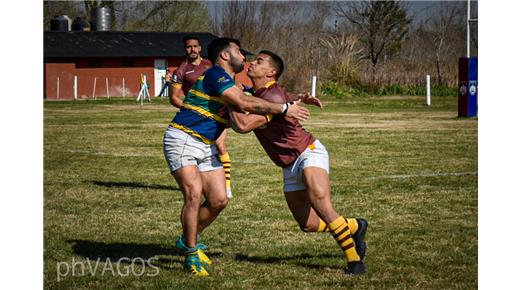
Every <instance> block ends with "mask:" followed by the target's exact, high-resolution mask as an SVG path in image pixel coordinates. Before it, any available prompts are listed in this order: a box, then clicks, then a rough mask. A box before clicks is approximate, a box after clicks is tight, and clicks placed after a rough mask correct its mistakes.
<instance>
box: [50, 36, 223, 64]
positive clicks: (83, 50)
mask: <svg viewBox="0 0 520 290" xmlns="http://www.w3.org/2000/svg"><path fill="white" fill-rule="evenodd" d="M186 35H193V36H196V37H198V38H199V39H200V41H201V42H202V49H203V50H202V55H203V56H207V46H208V44H209V43H210V42H211V41H212V40H213V39H215V38H217V36H215V35H213V34H211V33H207V32H194V33H187V32H124V31H67V32H61V31H45V32H44V34H43V39H44V40H43V55H44V58H62V57H64V58H69V57H70V58H72V57H74V58H78V57H176V56H180V57H184V55H185V54H184V43H183V42H182V38H183V37H184V36H186Z"/></svg>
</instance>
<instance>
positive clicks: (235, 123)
mask: <svg viewBox="0 0 520 290" xmlns="http://www.w3.org/2000/svg"><path fill="white" fill-rule="evenodd" d="M228 108H229V115H230V117H231V128H233V130H234V131H235V132H237V133H241V134H245V133H249V132H251V131H253V130H254V129H257V128H260V127H262V126H264V125H265V124H267V123H268V122H269V121H270V120H271V119H272V118H273V117H272V116H273V115H271V114H265V115H258V114H248V113H243V112H239V111H237V110H236V109H235V108H234V107H233V106H229V107H228Z"/></svg>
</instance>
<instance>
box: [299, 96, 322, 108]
mask: <svg viewBox="0 0 520 290" xmlns="http://www.w3.org/2000/svg"><path fill="white" fill-rule="evenodd" d="M298 99H299V100H301V101H302V103H304V104H307V105H313V106H316V107H319V108H320V109H321V110H323V105H322V103H321V101H320V99H318V98H316V97H313V96H312V95H311V94H309V93H305V94H298Z"/></svg>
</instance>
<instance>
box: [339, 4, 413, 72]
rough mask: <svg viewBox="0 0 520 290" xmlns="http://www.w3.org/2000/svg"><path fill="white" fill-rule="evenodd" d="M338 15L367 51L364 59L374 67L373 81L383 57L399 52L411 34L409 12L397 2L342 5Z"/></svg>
mask: <svg viewBox="0 0 520 290" xmlns="http://www.w3.org/2000/svg"><path fill="white" fill-rule="evenodd" d="M335 11H336V13H337V16H339V17H340V18H344V19H346V20H347V21H348V23H350V24H351V25H352V27H353V28H354V29H355V32H356V33H357V34H358V35H359V39H360V42H361V43H363V45H364V46H365V50H366V53H365V55H363V58H366V59H368V60H369V61H370V62H371V64H372V80H373V81H374V80H375V74H376V68H377V65H378V63H379V61H380V60H381V57H390V56H392V55H393V54H395V53H396V52H398V51H399V49H400V47H401V41H402V40H403V39H404V37H405V36H406V34H407V33H408V31H409V24H410V22H411V19H409V18H408V16H407V13H406V10H405V9H404V8H403V7H402V6H401V4H400V2H397V1H364V2H346V3H339V4H337V5H336V9H335Z"/></svg>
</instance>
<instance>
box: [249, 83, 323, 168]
mask: <svg viewBox="0 0 520 290" xmlns="http://www.w3.org/2000/svg"><path fill="white" fill-rule="evenodd" d="M254 95H255V97H258V98H261V99H264V100H266V101H269V102H273V103H279V104H285V103H287V102H289V101H290V100H289V98H288V97H287V95H286V94H285V91H284V90H283V89H282V88H281V87H280V86H279V85H278V84H277V83H276V82H273V83H271V84H267V87H265V88H261V89H259V90H258V91H256V92H255V94H254ZM253 132H255V135H256V138H257V139H258V141H260V144H262V147H264V150H265V151H266V152H267V155H269V157H270V158H271V160H273V162H274V163H275V164H276V165H278V166H280V167H287V166H289V165H290V164H291V163H293V162H294V160H296V158H298V156H300V154H301V153H302V152H303V151H305V149H306V148H307V147H308V146H309V145H311V144H312V143H314V140H315V138H314V137H313V136H312V135H311V134H310V133H309V132H307V131H305V129H303V127H302V125H300V123H298V121H297V120H296V119H293V118H289V117H287V116H284V115H274V117H273V119H272V120H271V121H270V122H269V123H267V124H266V125H265V128H264V127H262V128H259V129H255V130H254V131H253Z"/></svg>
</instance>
